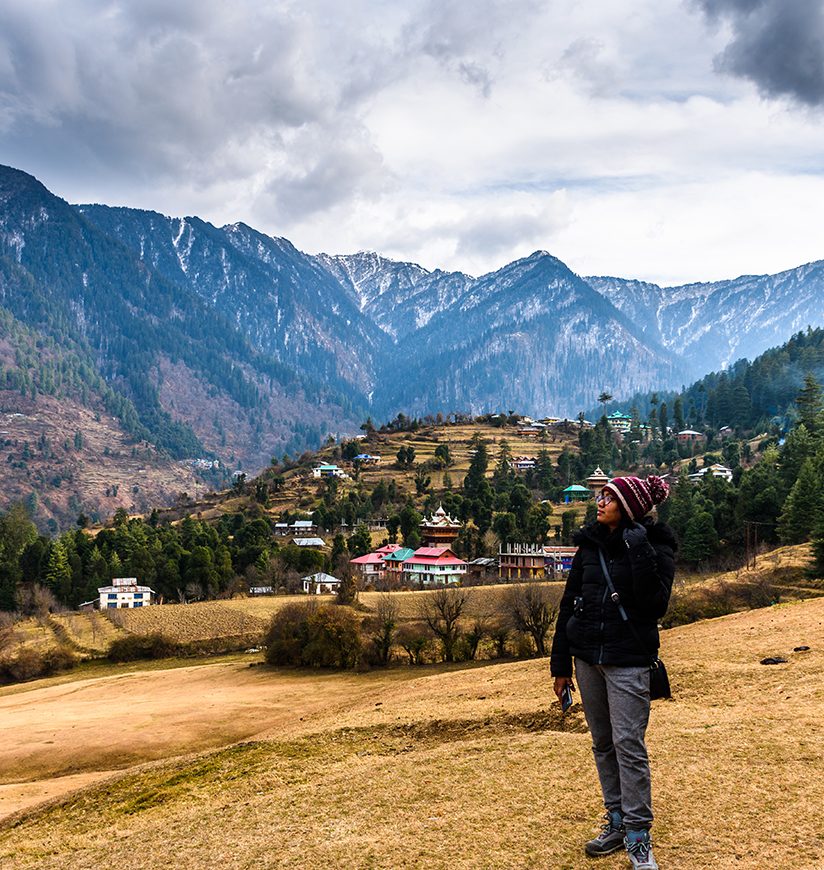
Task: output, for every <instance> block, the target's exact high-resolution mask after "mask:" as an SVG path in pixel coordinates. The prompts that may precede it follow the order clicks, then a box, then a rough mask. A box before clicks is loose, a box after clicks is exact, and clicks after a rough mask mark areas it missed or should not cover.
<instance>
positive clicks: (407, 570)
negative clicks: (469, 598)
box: [403, 547, 466, 587]
mask: <svg viewBox="0 0 824 870" xmlns="http://www.w3.org/2000/svg"><path fill="white" fill-rule="evenodd" d="M465 575H466V562H464V561H463V559H459V558H458V557H457V556H456V555H455V554H454V553H453V552H452V550H451V549H450V548H449V547H420V548H419V549H417V550H415V552H414V553H413V554H412V555H411V556H410V557H409V558H408V559H406V561H405V562H404V563H403V577H404V582H405V583H406V584H407V585H408V586H418V587H421V586H449V585H453V584H456V583H460V582H461V580H462V579H463V578H464V576H465Z"/></svg>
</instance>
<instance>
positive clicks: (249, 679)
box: [0, 663, 406, 818]
mask: <svg viewBox="0 0 824 870" xmlns="http://www.w3.org/2000/svg"><path fill="white" fill-rule="evenodd" d="M405 678H406V674H405V672H403V671H394V672H389V673H386V674H365V675H347V676H343V677H342V676H341V675H339V674H313V673H305V672H286V673H284V672H280V673H275V672H273V671H270V670H268V669H266V668H264V667H249V665H248V664H239V663H232V664H212V665H200V666H194V667H187V668H176V669H173V670H165V671H164V670H151V671H137V672H134V673H128V674H120V675H116V676H105V677H97V678H93V679H85V680H77V681H73V682H68V683H62V684H60V685H49V686H44V687H43V688H33V689H30V690H28V691H25V692H16V693H12V694H7V695H4V696H2V697H0V818H2V817H4V816H6V815H8V814H10V813H13V812H16V811H18V810H21V809H24V808H28V807H31V806H33V805H35V804H36V803H38V802H39V801H40V800H41V799H42V800H45V799H47V798H53V797H57V796H59V795H61V794H64V793H66V792H68V791H73V790H74V789H76V788H79V787H81V786H83V785H86V784H89V783H91V782H93V781H94V780H95V779H96V778H99V777H101V776H105V775H106V774H107V773H110V772H112V771H115V770H122V769H124V768H128V767H131V766H133V765H136V764H140V763H142V762H146V761H153V760H157V759H163V758H172V757H175V756H180V755H185V754H187V753H191V752H197V751H200V750H204V749H211V748H216V747H220V746H225V745H227V744H230V743H234V742H235V741H238V740H243V739H245V738H247V737H250V736H252V735H254V734H258V733H260V732H264V731H267V732H271V731H294V730H295V729H296V728H297V729H300V727H301V720H302V719H303V720H306V719H307V717H311V716H312V714H314V713H317V712H319V711H328V710H330V709H334V707H335V706H336V705H337V704H342V705H344V706H346V705H348V704H351V703H356V702H359V701H362V700H363V699H364V697H365V696H368V695H369V694H370V693H373V692H380V691H381V690H382V689H383V688H384V687H385V686H386V684H387V683H390V682H393V681H396V680H399V679H405Z"/></svg>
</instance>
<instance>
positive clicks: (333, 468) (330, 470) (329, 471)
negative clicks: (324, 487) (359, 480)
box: [312, 465, 347, 478]
mask: <svg viewBox="0 0 824 870" xmlns="http://www.w3.org/2000/svg"><path fill="white" fill-rule="evenodd" d="M312 477H319V478H326V477H339V478H344V477H347V474H346V472H345V471H344V470H343V469H342V468H338V466H337V465H319V466H317V468H313V469H312Z"/></svg>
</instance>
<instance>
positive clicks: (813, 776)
mask: <svg viewBox="0 0 824 870" xmlns="http://www.w3.org/2000/svg"><path fill="white" fill-rule="evenodd" d="M822 638H824V600H822V599H816V600H807V601H800V602H794V603H792V604H786V605H778V606H775V607H770V608H764V609H761V610H756V611H750V612H746V613H739V614H734V615H732V616H727V617H723V618H721V619H717V620H707V621H705V622H700V623H696V624H693V625H689V626H684V627H681V628H677V629H672V630H671V631H668V632H665V634H664V647H663V657H664V658H665V659H666V661H667V663H668V666H669V668H670V670H671V676H672V682H673V690H674V693H675V698H674V699H673V700H671V701H660V702H656V703H655V704H654V707H653V714H652V721H651V725H650V730H649V740H648V742H649V747H650V753H651V758H652V767H653V782H654V793H655V804H656V812H657V819H656V826H655V830H654V833H655V838H656V854H657V856H658V859H659V862H660V863H661V866H662V867H663V868H669V870H674V868H680V870H694V868H699V867H713V868H722V870H723V868H733V867H735V868H749V870H764V868H767V867H770V868H778V870H781V868H787V870H789V868H806V870H815V868H818V870H820V868H821V867H824V836H822V834H823V833H824V830H822V822H821V819H822V809H824V806H822V799H821V790H820V782H821V780H822V777H824V730H822V728H821V722H822V721H824V646H822ZM797 646H809V647H811V649H810V650H809V651H806V652H793V648H794V647H797ZM767 655H782V656H783V657H784V658H786V659H787V663H786V664H783V665H776V666H763V665H761V664H759V661H760V659H762V658H763V657H764V656H767ZM15 689H16V690H15V691H11V690H8V689H2V690H0V730H2V736H3V740H2V742H0V746H2V747H3V748H2V754H1V756H0V757H2V764H0V769H2V770H3V771H4V772H5V781H6V786H4V787H3V790H2V791H0V797H3V798H4V806H5V809H6V810H7V811H10V810H12V809H14V799H15V798H14V795H15V789H17V790H18V791H19V792H21V797H19V798H18V800H20V801H21V809H22V811H21V812H20V813H18V814H17V815H13V816H10V817H9V818H8V819H7V820H6V822H5V824H4V826H3V830H2V832H0V866H3V867H4V868H5V867H10V868H14V870H27V868H38V870H40V868H58V867H59V868H67V870H75V868H77V870H80V868H83V870H86V868H93V867H102V866H117V867H120V868H130V870H132V868H134V870H153V868H184V867H186V868H190V867H221V868H238V870H240V868H249V870H251V868H287V867H294V868H298V867H300V868H315V867H323V868H352V867H356V868H417V867H424V866H425V867H432V868H455V870H469V868H473V870H474V868H553V870H561V868H581V867H585V866H590V864H589V862H587V861H586V860H585V859H584V858H583V855H582V853H581V848H580V847H581V843H582V841H583V840H584V839H586V838H587V837H588V836H589V835H590V834H591V833H592V831H593V829H594V827H595V825H596V822H597V818H598V816H599V813H600V812H601V810H600V807H599V800H598V789H597V784H596V778H595V772H594V767H593V765H592V762H591V757H590V753H589V738H588V735H587V734H586V733H585V727H584V723H583V718H582V713H581V710H580V708H579V707H577V706H576V707H574V708H573V710H572V711H571V713H570V714H569V715H568V716H567V717H566V718H564V717H562V716H561V715H560V713H559V712H558V707H557V705H556V704H553V703H552V702H551V698H550V685H549V676H548V672H547V663H546V661H543V660H532V661H521V662H510V663H495V664H491V663H481V664H475V665H472V666H463V667H459V666H454V667H452V668H449V669H447V668H445V667H433V668H427V669H407V668H397V669H393V670H390V671H373V672H370V673H365V674H337V675H336V674H318V673H306V672H301V671H274V670H270V669H267V668H265V667H255V668H249V667H248V665H245V664H243V663H238V662H235V663H230V664H225V665H211V666H208V667H199V668H178V669H176V670H173V671H157V670H155V671H153V672H148V671H146V672H140V671H136V672H135V671H133V672H131V673H129V674H123V675H121V676H118V675H117V673H114V674H113V676H110V677H99V678H96V679H92V680H85V681H74V682H72V681H68V682H63V683H60V684H54V683H47V684H44V685H42V686H39V685H38V684H30V685H29V686H27V687H25V688H24V687H15ZM73 726H74V727H73ZM216 747H222V748H216ZM152 759H155V760H152ZM129 764H131V765H133V766H131V767H129V769H128V770H127V771H124V772H122V773H120V774H117V773H113V774H112V775H111V776H109V777H108V778H106V779H105V780H102V781H94V782H93V781H92V779H90V780H89V781H90V783H91V784H90V785H89V786H88V787H86V788H84V789H82V790H80V791H77V792H74V793H73V794H70V795H68V796H65V797H63V798H59V799H55V800H53V801H52V802H51V803H47V804H45V805H43V806H41V807H40V808H31V803H32V798H31V796H30V793H31V789H32V788H34V785H35V784H34V783H33V782H31V781H32V780H37V781H39V786H40V788H41V789H42V794H43V795H49V794H55V789H56V786H55V780H54V779H52V777H56V776H67V775H74V776H75V777H77V776H78V775H79V774H81V773H83V772H84V771H85V773H86V774H87V776H88V777H90V778H95V777H98V776H99V775H100V771H104V770H112V769H113V768H119V767H124V766H126V765H129ZM25 780H29V782H28V784H27V785H25V786H23V785H20V783H21V782H23V781H25ZM66 784H67V785H74V786H76V785H78V784H82V782H80V781H78V780H77V779H75V780H69V781H67V782H66ZM26 789H29V799H28V801H26V800H25V799H24V796H23V795H22V793H23V792H25V791H26ZM50 789H51V790H50ZM27 805H28V806H29V807H30V808H29V809H28V810H26V809H25V807H26V806H27ZM592 866H595V865H594V864H593V865H592ZM598 866H599V867H603V868H605V870H612V868H619V867H625V866H626V858H625V857H624V856H622V855H620V854H618V855H615V856H612V857H609V858H605V859H603V860H601V861H599V862H598Z"/></svg>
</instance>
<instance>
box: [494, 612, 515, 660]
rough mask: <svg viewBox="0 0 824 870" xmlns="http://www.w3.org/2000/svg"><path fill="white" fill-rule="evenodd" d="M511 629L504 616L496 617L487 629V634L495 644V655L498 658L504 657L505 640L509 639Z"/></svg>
mask: <svg viewBox="0 0 824 870" xmlns="http://www.w3.org/2000/svg"><path fill="white" fill-rule="evenodd" d="M511 631H512V626H511V625H510V622H509V620H508V619H507V618H506V617H504V618H503V619H496V620H495V622H493V623H492V628H491V629H490V630H489V636H490V637H491V638H492V641H493V643H494V644H495V655H496V656H497V657H498V658H499V659H502V658H505V657H506V642H507V641H508V640H509V635H510V633H511Z"/></svg>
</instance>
